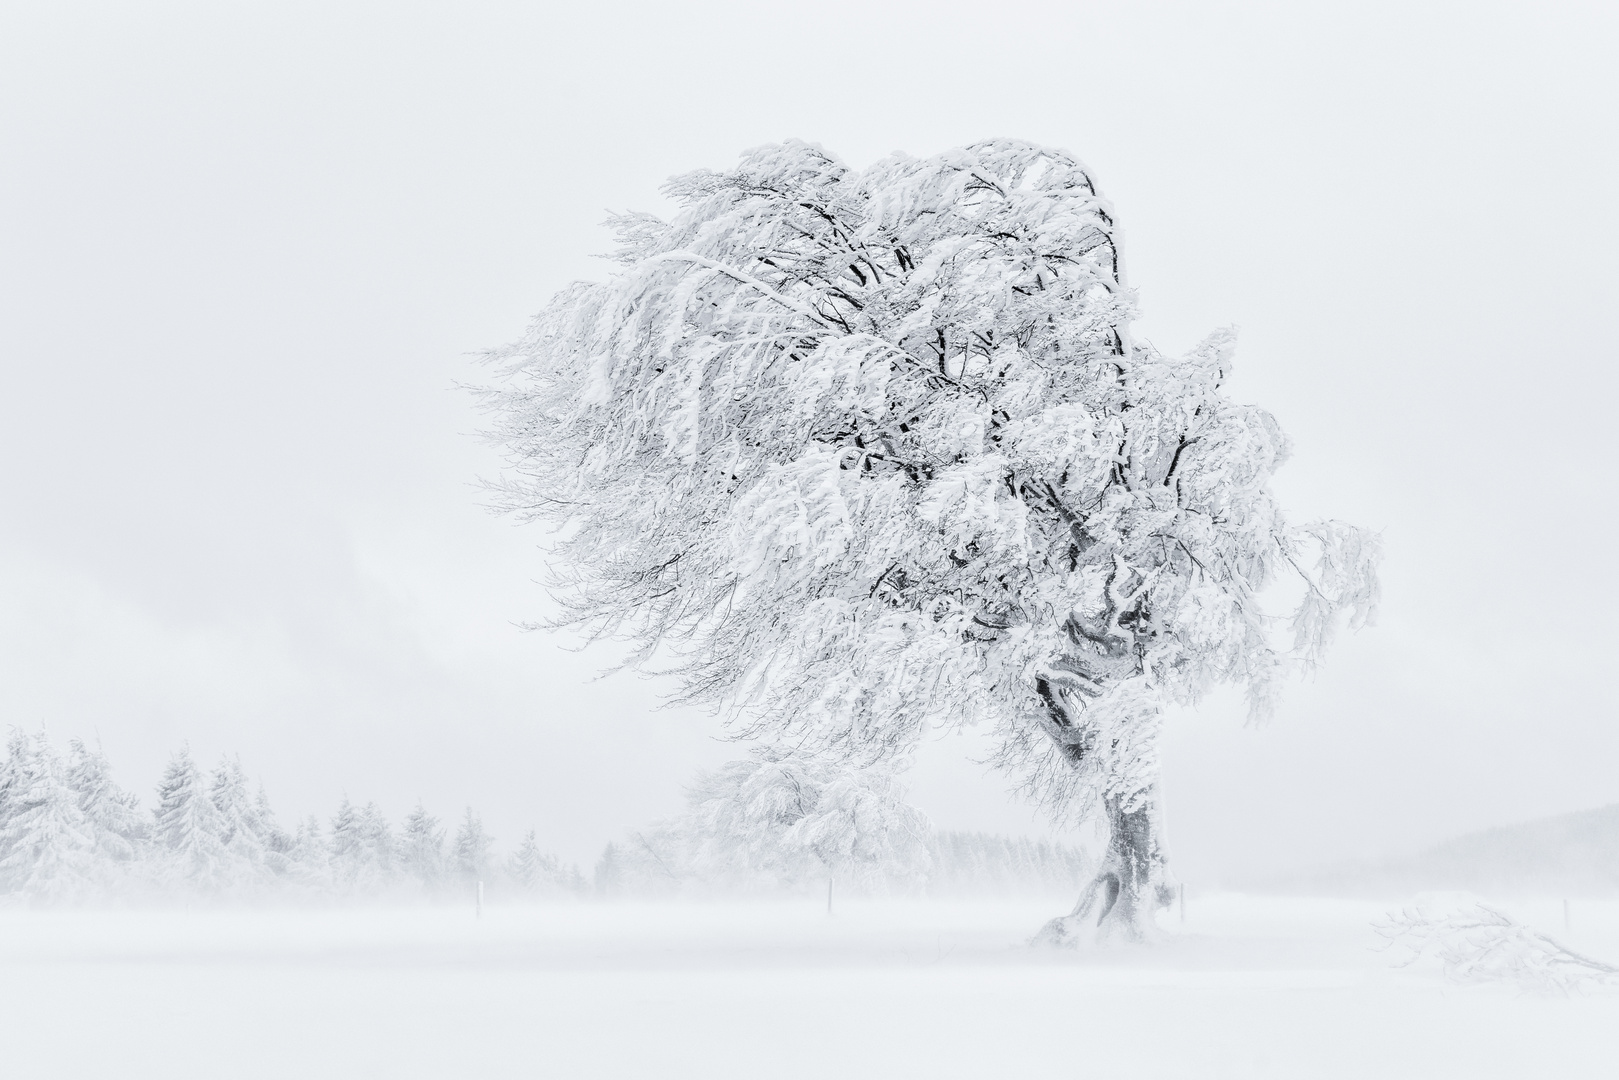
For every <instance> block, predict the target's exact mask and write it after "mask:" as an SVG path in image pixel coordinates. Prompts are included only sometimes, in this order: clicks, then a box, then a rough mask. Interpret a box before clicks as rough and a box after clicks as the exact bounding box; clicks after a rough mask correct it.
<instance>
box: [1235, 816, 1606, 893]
mask: <svg viewBox="0 0 1619 1080" xmlns="http://www.w3.org/2000/svg"><path fill="white" fill-rule="evenodd" d="M1254 885H1255V887H1256V888H1259V889H1260V890H1262V891H1265V892H1305V893H1330V894H1332V895H1338V896H1354V895H1364V894H1371V893H1375V894H1384V893H1389V892H1422V891H1427V890H1441V889H1465V890H1468V891H1470V892H1477V893H1484V894H1487V895H1497V896H1499V895H1530V894H1539V895H1559V896H1614V895H1619V805H1614V806H1604V807H1602V808H1601V809H1598V810H1582V811H1580V812H1578V813H1573V814H1561V815H1559V816H1557V817H1550V818H1542V819H1540V820H1538V821H1530V822H1526V823H1525V824H1522V825H1511V826H1507V827H1505V828H1500V829H1488V830H1486V831H1484V832H1477V833H1469V834H1467V835H1466V836H1459V837H1457V838H1456V839H1454V840H1448V841H1446V842H1445V843H1443V844H1439V845H1437V846H1436V847H1432V848H1429V849H1428V850H1426V851H1423V852H1421V853H1420V854H1417V855H1414V856H1411V857H1409V858H1405V859H1389V860H1384V861H1377V862H1354V863H1340V864H1337V865H1334V866H1327V867H1321V868H1318V869H1314V870H1308V871H1301V872H1299V873H1295V874H1288V875H1285V876H1283V877H1278V878H1273V879H1269V880H1265V881H1259V882H1255V883H1254Z"/></svg>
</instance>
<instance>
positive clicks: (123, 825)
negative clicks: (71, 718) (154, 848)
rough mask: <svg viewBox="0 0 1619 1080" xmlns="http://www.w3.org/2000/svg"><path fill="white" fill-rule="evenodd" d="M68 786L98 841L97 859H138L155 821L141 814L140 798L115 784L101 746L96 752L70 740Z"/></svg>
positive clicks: (96, 842) (76, 740) (74, 740)
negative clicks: (141, 847)
mask: <svg viewBox="0 0 1619 1080" xmlns="http://www.w3.org/2000/svg"><path fill="white" fill-rule="evenodd" d="M67 783H68V786H69V787H71V788H72V789H73V791H74V793H75V795H76V796H77V797H78V801H79V810H80V811H82V812H83V814H84V817H85V820H86V821H87V822H88V823H89V825H90V830H91V833H92V835H93V836H94V837H95V846H96V854H97V857H98V858H100V859H101V860H103V861H110V862H113V863H127V862H130V861H132V860H134V859H135V858H137V857H138V855H139V854H140V845H141V844H143V843H144V842H145V839H146V836H147V834H148V833H149V832H150V831H151V819H150V818H149V817H147V816H146V815H145V814H143V813H142V812H141V806H140V798H139V797H138V796H136V795H135V794H134V793H133V792H128V791H125V790H123V789H122V788H120V787H119V786H118V785H117V784H116V783H114V782H113V779H112V766H111V765H110V763H109V762H108V761H107V755H106V754H104V753H102V751H101V748H100V747H99V746H98V747H96V748H95V749H94V750H92V749H90V748H89V747H88V746H86V745H85V744H84V741H83V740H82V739H70V740H68V764H67Z"/></svg>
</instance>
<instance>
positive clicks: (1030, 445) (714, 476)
mask: <svg viewBox="0 0 1619 1080" xmlns="http://www.w3.org/2000/svg"><path fill="white" fill-rule="evenodd" d="M666 191H667V193H668V194H669V196H670V197H671V198H672V199H673V200H674V201H675V202H676V203H677V204H678V207H679V211H678V213H677V214H676V215H675V216H674V218H673V220H672V221H669V222H665V221H661V220H659V219H657V218H654V217H651V216H648V215H642V214H631V215H624V216H620V217H617V218H615V219H614V222H613V224H614V225H615V226H616V228H617V230H618V233H619V235H620V237H621V242H622V245H623V246H622V248H621V249H620V250H619V251H618V252H617V253H616V255H615V256H614V258H615V259H616V261H617V263H618V269H617V270H616V272H614V273H613V274H612V276H611V277H609V278H608V279H607V280H606V281H603V282H600V283H595V284H577V285H574V286H572V287H570V288H568V289H566V290H565V291H563V292H562V293H561V294H559V295H558V296H557V297H556V298H555V299H554V300H553V301H552V303H551V304H550V306H549V307H547V308H546V310H545V311H544V312H543V313H542V314H541V315H540V316H539V317H538V318H537V319H536V320H535V321H534V323H533V325H532V327H531V329H530V330H529V332H528V333H527V335H526V336H525V337H524V338H523V339H522V340H521V341H520V342H518V343H517V344H515V345H513V346H510V347H509V348H507V349H505V350H502V351H501V352H499V353H498V354H497V356H498V357H499V358H500V360H501V361H502V362H503V364H504V365H505V373H506V378H505V379H504V381H503V382H502V383H500V384H499V385H498V386H496V387H495V388H493V389H491V390H490V391H489V392H488V397H487V400H488V403H489V404H490V406H491V408H492V411H493V414H494V416H495V426H494V430H493V432H492V435H493V437H494V438H495V440H496V441H497V442H498V443H499V444H501V445H502V446H503V447H504V448H505V449H506V450H507V452H508V460H509V464H510V469H509V472H508V474H507V476H506V480H505V483H504V486H503V491H504V498H505V505H506V507H507V508H509V509H512V510H514V511H516V512H518V513H519V514H520V515H523V516H526V517H527V518H530V519H535V520H539V521H542V522H545V523H548V524H549V525H551V526H553V527H555V528H556V530H557V533H556V536H555V540H554V546H553V547H552V549H551V561H552V565H553V569H554V571H555V574H556V580H555V581H554V583H553V584H554V585H555V592H556V594H557V595H558V596H559V598H560V599H561V600H562V602H563V603H564V604H565V606H566V610H567V613H568V616H567V617H568V618H569V619H572V620H576V621H577V622H578V623H580V624H582V625H585V626H587V627H589V628H590V629H592V630H593V631H595V632H598V633H606V634H615V635H619V636H625V637H628V638H629V639H631V640H632V641H633V642H635V644H636V646H637V651H636V653H635V654H634V662H636V663H640V664H648V663H650V662H652V661H654V659H656V661H657V663H658V665H659V666H660V667H661V668H662V669H663V670H666V671H668V672H669V673H671V674H672V675H673V676H674V677H675V678H676V680H678V683H677V685H678V687H679V696H680V699H681V700H685V701H690V702H705V703H713V704H722V703H723V704H725V705H728V706H731V707H733V708H734V709H735V710H736V714H735V715H736V717H737V721H736V722H737V723H738V724H739V726H740V730H741V731H742V732H743V733H744V734H751V735H771V736H775V737H778V738H782V739H790V740H792V743H793V745H795V746H799V747H804V748H809V749H822V750H830V751H834V752H837V753H840V754H843V755H847V756H849V757H852V758H855V759H857V760H866V761H871V760H877V759H879V758H881V757H883V756H885V755H889V754H892V753H894V752H896V751H903V750H904V749H905V748H907V747H909V746H910V745H912V744H913V743H914V741H915V740H916V739H917V738H918V737H919V736H920V735H921V734H922V733H923V732H924V731H926V730H927V729H929V728H930V727H936V726H940V725H951V724H962V723H978V722H988V723H990V724H992V725H993V726H994V730H995V731H996V732H997V733H998V737H999V745H1000V746H1001V748H1002V750H1001V755H1000V758H1001V762H1002V764H1004V765H1007V766H1009V767H1012V768H1014V769H1015V770H1018V771H1019V773H1020V774H1021V776H1022V777H1023V779H1024V780H1025V781H1026V782H1027V783H1028V784H1029V785H1030V787H1031V789H1032V790H1033V791H1034V792H1035V793H1036V794H1037V795H1039V796H1041V797H1044V798H1046V799H1049V800H1051V801H1053V802H1055V803H1058V804H1064V805H1073V804H1074V797H1075V796H1077V795H1088V796H1100V797H1102V798H1103V799H1104V800H1106V801H1107V802H1108V803H1109V805H1110V812H1125V811H1128V810H1129V809H1130V808H1131V806H1133V805H1135V804H1138V803H1140V801H1141V800H1142V799H1145V798H1147V797H1149V794H1150V792H1151V790H1152V788H1153V785H1154V782H1155V780H1156V776H1157V764H1156V756H1155V743H1156V732H1157V729H1158V720H1157V717H1158V715H1159V713H1160V712H1161V709H1162V707H1163V706H1164V705H1165V704H1167V703H1172V702H1189V701H1192V700H1195V699H1197V698H1198V697H1199V696H1200V695H1202V694H1203V693H1205V692H1206V691H1207V690H1208V689H1209V688H1211V687H1213V686H1214V685H1216V684H1217V683H1221V682H1234V683H1240V684H1245V685H1246V686H1247V687H1248V688H1249V692H1250V695H1251V698H1252V700H1253V701H1254V703H1255V705H1256V708H1258V709H1261V710H1262V709H1263V708H1264V707H1265V703H1266V702H1267V701H1268V700H1269V699H1270V696H1271V692H1272V687H1273V685H1274V683H1275V681H1276V680H1277V678H1278V677H1279V676H1280V675H1282V674H1283V673H1284V672H1285V671H1286V670H1287V669H1288V667H1289V666H1290V665H1291V664H1293V663H1294V662H1296V661H1311V660H1313V659H1314V658H1315V657H1316V656H1317V655H1318V654H1319V652H1320V650H1321V648H1322V647H1323V646H1324V645H1325V644H1326V642H1327V640H1328V638H1329V637H1330V633H1331V630H1332V628H1333V625H1334V622H1335V620H1336V619H1337V618H1338V616H1339V614H1340V612H1342V611H1344V610H1345V609H1348V610H1350V611H1351V613H1352V618H1353V619H1354V620H1355V621H1357V622H1359V621H1364V620H1365V619H1366V618H1367V617H1368V616H1369V614H1370V613H1371V610H1372V605H1373V602H1374V600H1375V591H1376V589H1375V578H1374V574H1373V568H1374V561H1375V542H1374V540H1373V539H1372V538H1370V537H1367V536H1365V535H1364V534H1362V533H1360V532H1358V531H1356V530H1355V529H1352V528H1350V527H1348V526H1345V525H1341V524H1338V523H1334V522H1326V523H1319V524H1313V525H1308V526H1304V527H1302V528H1299V527H1292V526H1290V525H1289V524H1288V523H1287V522H1286V521H1284V519H1283V516H1282V514H1281V513H1280V512H1279V510H1278V508H1277V505H1276V502H1275V499H1274V498H1273V497H1272V494H1271V491H1270V488H1269V482H1270V478H1271V475H1272V473H1273V471H1274V470H1275V469H1276V467H1277V466H1278V465H1280V464H1281V463H1282V461H1283V460H1284V459H1285V457H1286V455H1287V442H1286V439H1285V437H1284V436H1283V434H1282V432H1281V431H1280V429H1279V428H1278V426H1277V424H1276V422H1275V420H1274V419H1273V418H1272V417H1271V416H1270V414H1269V413H1267V412H1265V411H1264V410H1263V409H1259V408H1256V407H1253V406H1249V405H1243V404H1239V403H1237V402H1235V401H1233V400H1231V399H1230V398H1229V397H1228V396H1227V395H1226V393H1225V391H1224V385H1225V382H1226V379H1227V378H1228V376H1229V374H1230V371H1231V344H1232V341H1231V337H1230V335H1229V334H1228V333H1226V332H1219V333H1216V334H1214V335H1212V336H1211V337H1210V338H1209V339H1208V340H1207V341H1205V342H1204V343H1203V344H1202V345H1200V346H1199V347H1197V348H1196V349H1194V350H1193V351H1192V352H1191V353H1190V354H1189V355H1187V356H1184V357H1180V358H1171V357H1167V356H1164V355H1162V354H1161V353H1159V352H1158V351H1157V350H1156V349H1155V348H1153V347H1152V346H1151V345H1149V344H1147V343H1145V342H1140V341H1136V340H1134V339H1133V338H1132V337H1131V334H1130V330H1129V327H1130V322H1131V319H1132V318H1133V317H1134V316H1135V313H1136V306H1135V305H1136V301H1135V296H1134V294H1133V292H1132V291H1131V290H1130V289H1129V288H1128V287H1127V285H1126V281H1125V277H1124V273H1123V266H1122V261H1121V257H1120V251H1119V240H1118V233H1117V231H1116V229H1115V225H1114V219H1113V211H1112V209H1111V207H1110V206H1109V204H1108V203H1107V201H1106V200H1104V199H1103V198H1102V197H1101V196H1100V195H1099V194H1098V193H1097V190H1096V187H1095V185H1094V184H1093V183H1092V181H1091V177H1090V175H1089V174H1088V173H1087V172H1086V170H1085V169H1084V168H1083V167H1082V166H1081V165H1080V164H1079V162H1077V161H1076V160H1074V159H1073V158H1071V157H1069V156H1068V155H1066V154H1064V153H1061V152H1057V151H1053V150H1049V149H1045V148H1042V147H1038V146H1034V145H1031V144H1028V143H1023V142H1016V141H1011V140H995V141H991V142H985V143H980V144H977V145H974V146H971V147H968V148H965V149H961V150H954V151H950V152H947V153H944V154H940V155H938V156H936V157H931V158H927V159H916V158H911V157H907V156H904V155H895V156H892V157H889V158H885V159H883V160H882V161H879V162H877V163H876V164H874V165H872V166H871V167H869V168H867V169H864V170H857V169H852V168H850V167H848V166H846V165H844V164H843V163H841V162H840V161H838V160H837V159H836V158H834V157H832V156H830V155H828V154H827V153H825V152H824V151H822V150H820V149H819V148H817V147H815V146H812V145H808V144H805V143H800V142H789V143H785V144H782V145H776V146H766V147H762V148H759V149H756V150H753V151H751V152H749V153H748V154H746V155H744V157H743V159H742V161H741V163H740V164H739V165H738V166H737V167H736V168H735V169H732V170H731V171H728V172H707V171H703V172H695V173H691V174H689V175H686V176H682V177H678V178H676V179H674V180H672V181H670V182H669V184H668V186H667V188H666ZM1282 571H1286V572H1287V573H1288V574H1289V575H1293V574H1295V573H1296V575H1297V578H1298V580H1300V581H1302V583H1303V589H1302V591H1303V594H1304V600H1303V602H1302V603H1301V604H1299V605H1298V607H1297V609H1296V610H1294V611H1293V612H1291V616H1290V618H1289V617H1288V616H1287V614H1286V613H1283V615H1282V617H1281V618H1276V617H1274V616H1273V615H1271V614H1269V613H1267V612H1266V611H1265V610H1263V609H1262V607H1261V602H1260V601H1261V597H1262V595H1264V594H1266V593H1267V590H1268V589H1269V587H1270V586H1271V585H1272V582H1273V579H1275V578H1276V577H1277V576H1278V574H1279V573H1280V572H1282ZM1278 630H1280V633H1278ZM1289 631H1290V632H1289ZM1282 638H1285V640H1279V639H1282ZM1084 801H1085V802H1087V803H1088V802H1090V801H1091V800H1089V799H1087V800H1084Z"/></svg>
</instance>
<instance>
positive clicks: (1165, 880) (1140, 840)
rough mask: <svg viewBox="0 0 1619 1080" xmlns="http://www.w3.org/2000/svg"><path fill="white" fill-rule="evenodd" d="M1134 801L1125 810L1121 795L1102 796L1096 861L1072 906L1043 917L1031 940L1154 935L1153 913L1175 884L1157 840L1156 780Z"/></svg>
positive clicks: (1069, 943) (1076, 941) (1075, 941)
mask: <svg viewBox="0 0 1619 1080" xmlns="http://www.w3.org/2000/svg"><path fill="white" fill-rule="evenodd" d="M1134 801H1135V802H1136V804H1137V805H1136V806H1135V808H1134V809H1131V810H1125V809H1123V808H1122V800H1120V799H1118V798H1105V799H1103V804H1102V805H1103V810H1104V812H1105V813H1106V814H1107V823H1108V834H1109V835H1108V845H1107V854H1106V856H1105V857H1104V858H1103V859H1102V865H1101V866H1100V867H1099V868H1098V869H1097V873H1096V876H1095V877H1094V878H1092V879H1091V882H1090V884H1088V885H1086V886H1085V889H1084V891H1082V892H1081V893H1080V895H1079V903H1078V904H1076V905H1075V906H1074V910H1073V911H1072V912H1071V913H1069V914H1067V915H1064V916H1062V917H1060V918H1056V919H1052V920H1051V921H1050V922H1048V923H1047V924H1046V925H1045V927H1044V928H1043V929H1041V931H1040V932H1039V933H1038V934H1036V935H1035V938H1034V943H1035V944H1038V945H1054V946H1066V947H1079V946H1084V945H1090V944H1101V943H1105V942H1113V941H1125V942H1145V941H1149V940H1151V939H1153V938H1155V937H1156V936H1158V932H1159V931H1158V924H1157V922H1156V920H1155V919H1154V915H1155V913H1156V912H1157V910H1158V909H1159V908H1161V907H1167V906H1168V905H1169V904H1170V903H1172V902H1173V900H1174V895H1175V890H1174V885H1173V884H1172V883H1171V881H1170V878H1169V871H1168V866H1167V865H1166V863H1165V860H1164V854H1163V848H1162V846H1161V842H1160V837H1161V835H1162V832H1163V827H1162V824H1161V822H1160V819H1159V808H1158V789H1157V785H1154V786H1153V788H1152V790H1151V791H1149V792H1147V793H1146V794H1145V795H1144V796H1143V797H1142V798H1140V799H1137V800H1134Z"/></svg>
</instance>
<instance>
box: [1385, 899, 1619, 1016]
mask: <svg viewBox="0 0 1619 1080" xmlns="http://www.w3.org/2000/svg"><path fill="white" fill-rule="evenodd" d="M1373 928H1374V929H1375V930H1376V931H1377V933H1378V934H1379V935H1380V936H1381V937H1382V938H1383V939H1384V942H1385V947H1400V948H1403V949H1404V950H1406V951H1407V952H1408V953H1409V955H1408V957H1407V958H1406V959H1405V960H1404V961H1403V964H1412V963H1415V962H1416V961H1418V960H1420V959H1422V958H1423V957H1432V958H1433V959H1435V960H1437V961H1438V962H1439V964H1440V966H1441V968H1442V969H1443V970H1444V973H1445V977H1446V978H1448V979H1450V980H1451V981H1453V982H1459V983H1504V984H1507V985H1510V986H1516V987H1518V988H1519V989H1521V990H1525V991H1529V992H1531V993H1555V994H1568V993H1572V992H1575V991H1580V990H1590V989H1596V988H1614V987H1619V967H1614V966H1612V965H1610V964H1604V963H1602V962H1601V961H1599V960H1592V959H1590V958H1589V957H1585V956H1581V955H1580V954H1578V953H1576V952H1574V951H1572V950H1570V949H1568V948H1566V947H1564V946H1563V945H1561V944H1559V943H1558V942H1556V941H1553V940H1552V939H1551V938H1549V937H1547V936H1546V935H1545V934H1542V933H1540V932H1539V931H1536V930H1532V929H1530V928H1529V927H1527V926H1524V925H1523V924H1522V923H1519V922H1517V921H1515V920H1514V919H1513V918H1512V917H1511V916H1509V915H1506V914H1505V913H1503V912H1501V911H1498V910H1497V909H1495V908H1492V907H1489V906H1488V905H1486V904H1479V903H1475V904H1470V905H1467V906H1465V907H1461V908H1457V909H1454V910H1451V911H1448V912H1434V911H1431V910H1428V909H1427V908H1424V907H1410V908H1404V909H1401V910H1400V911H1395V912H1390V913H1389V914H1388V915H1386V916H1385V917H1384V918H1383V919H1382V920H1380V921H1379V922H1377V923H1374V924H1373Z"/></svg>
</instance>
